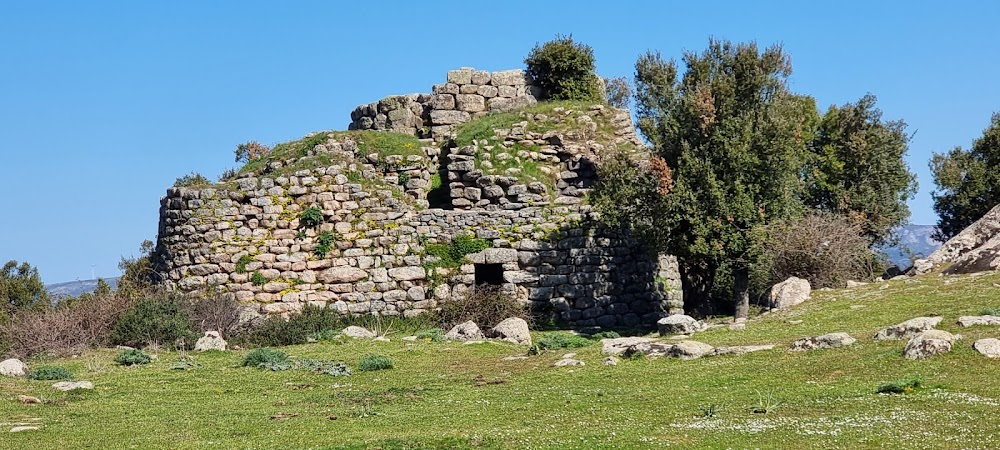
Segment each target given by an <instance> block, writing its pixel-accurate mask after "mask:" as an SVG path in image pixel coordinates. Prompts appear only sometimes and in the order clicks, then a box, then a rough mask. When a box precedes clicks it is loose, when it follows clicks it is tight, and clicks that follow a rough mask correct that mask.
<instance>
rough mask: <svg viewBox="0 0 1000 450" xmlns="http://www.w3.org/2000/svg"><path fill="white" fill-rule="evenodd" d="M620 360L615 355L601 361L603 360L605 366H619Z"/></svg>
mask: <svg viewBox="0 0 1000 450" xmlns="http://www.w3.org/2000/svg"><path fill="white" fill-rule="evenodd" d="M619 361H620V360H619V359H618V358H615V357H614V356H609V357H607V358H604V360H603V361H601V362H603V363H604V365H605V366H617V365H618V362H619Z"/></svg>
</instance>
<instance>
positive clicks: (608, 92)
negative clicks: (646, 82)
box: [604, 77, 633, 109]
mask: <svg viewBox="0 0 1000 450" xmlns="http://www.w3.org/2000/svg"><path fill="white" fill-rule="evenodd" d="M632 94H633V92H632V85H631V84H629V82H628V79H627V78H625V77H615V78H607V79H605V80H604V95H605V97H606V99H607V102H608V105H611V106H612V107H615V108H621V109H628V105H629V103H631V102H632Z"/></svg>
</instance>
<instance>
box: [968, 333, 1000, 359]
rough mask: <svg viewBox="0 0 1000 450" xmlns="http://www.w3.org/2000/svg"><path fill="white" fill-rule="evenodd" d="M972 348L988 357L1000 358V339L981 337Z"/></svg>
mask: <svg viewBox="0 0 1000 450" xmlns="http://www.w3.org/2000/svg"><path fill="white" fill-rule="evenodd" d="M972 348H974V349H975V350H976V351H977V352H979V354H981V355H983V356H985V357H987V358H1000V339H997V338H986V339H980V340H978V341H976V343H975V344H972Z"/></svg>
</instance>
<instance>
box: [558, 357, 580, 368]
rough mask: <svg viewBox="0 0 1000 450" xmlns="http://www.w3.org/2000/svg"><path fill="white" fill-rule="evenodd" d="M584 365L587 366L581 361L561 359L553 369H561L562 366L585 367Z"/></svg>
mask: <svg viewBox="0 0 1000 450" xmlns="http://www.w3.org/2000/svg"><path fill="white" fill-rule="evenodd" d="M585 365H587V364H586V363H584V362H583V361H580V360H579V359H573V358H563V359H560V360H559V361H556V362H555V364H553V366H555V367H563V366H585Z"/></svg>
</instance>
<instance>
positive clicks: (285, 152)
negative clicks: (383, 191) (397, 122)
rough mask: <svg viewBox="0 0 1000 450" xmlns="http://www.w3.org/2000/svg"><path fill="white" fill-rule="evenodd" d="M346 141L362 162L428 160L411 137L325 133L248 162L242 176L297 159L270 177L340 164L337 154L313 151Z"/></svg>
mask: <svg viewBox="0 0 1000 450" xmlns="http://www.w3.org/2000/svg"><path fill="white" fill-rule="evenodd" d="M345 138H351V140H353V141H354V142H355V143H356V144H357V145H358V150H357V152H356V156H357V158H358V159H362V158H364V157H366V156H368V155H370V154H373V153H374V154H377V155H378V157H379V160H380V161H384V160H385V159H386V158H387V157H389V156H392V155H398V156H402V157H404V158H406V157H408V156H413V155H416V156H420V157H422V158H426V155H425V154H424V152H423V150H422V149H421V143H420V140H419V139H417V138H416V137H414V136H411V135H408V134H402V133H394V132H387V131H372V130H363V131H362V130H356V131H322V132H318V133H315V134H313V135H311V136H306V137H304V138H302V139H297V140H294V141H288V142H283V143H281V144H277V145H275V146H274V148H273V149H271V152H270V153H268V154H266V155H264V156H263V157H261V158H257V159H253V160H251V161H249V162H247V163H246V164H245V165H244V166H243V167H242V168H240V170H239V173H255V174H260V173H261V172H263V171H264V169H265V168H266V167H267V164H268V163H269V162H271V161H288V160H294V162H293V163H292V164H290V165H287V166H284V167H281V168H279V169H277V170H276V171H274V172H271V173H269V175H270V176H280V175H290V174H292V173H294V172H296V171H299V170H307V169H313V168H317V167H326V166H330V165H331V164H334V163H336V162H345V160H339V159H336V155H331V154H328V153H320V154H317V155H312V156H309V151H310V150H312V149H313V147H315V146H317V145H319V144H323V143H326V142H327V140H329V139H333V140H335V141H338V142H343V141H344V139H345Z"/></svg>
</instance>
